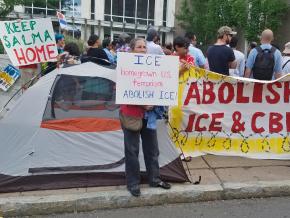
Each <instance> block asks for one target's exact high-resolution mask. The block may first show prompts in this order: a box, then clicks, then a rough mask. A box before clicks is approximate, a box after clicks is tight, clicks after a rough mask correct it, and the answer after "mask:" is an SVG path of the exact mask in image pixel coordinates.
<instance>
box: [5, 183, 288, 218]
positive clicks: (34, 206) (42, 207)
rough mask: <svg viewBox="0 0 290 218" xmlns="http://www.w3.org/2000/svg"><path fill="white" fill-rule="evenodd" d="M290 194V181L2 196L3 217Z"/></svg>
mask: <svg viewBox="0 0 290 218" xmlns="http://www.w3.org/2000/svg"><path fill="white" fill-rule="evenodd" d="M273 196H290V181H288V180H286V181H277V182H253V183H225V184H223V186H221V185H219V184H218V185H188V184H187V185H173V187H172V189H170V190H168V191H167V190H162V189H157V188H156V189H155V188H143V189H142V195H141V197H140V198H135V197H132V196H131V195H130V194H129V193H128V192H127V191H126V190H114V191H107V192H91V193H81V194H65V195H49V196H18V197H6V198H0V217H1V215H3V216H4V217H10V216H31V215H48V214H59V213H76V212H89V211H94V210H98V209H109V208H110V209H112V208H128V207H141V206H152V205H162V204H171V203H190V202H197V201H213V200H226V199H240V198H253V197H273Z"/></svg>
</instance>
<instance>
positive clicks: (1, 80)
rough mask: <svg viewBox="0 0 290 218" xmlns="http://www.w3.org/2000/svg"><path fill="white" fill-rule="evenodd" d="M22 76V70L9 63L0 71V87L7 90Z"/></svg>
mask: <svg viewBox="0 0 290 218" xmlns="http://www.w3.org/2000/svg"><path fill="white" fill-rule="evenodd" d="M19 77H20V71H19V69H17V68H16V67H14V66H12V65H11V64H8V66H6V67H5V68H4V70H3V71H2V70H1V71H0V89H2V90H3V91H5V92H6V91H7V90H8V89H9V88H10V87H11V86H13V84H14V83H15V81H16V80H17V79H18V78H19Z"/></svg>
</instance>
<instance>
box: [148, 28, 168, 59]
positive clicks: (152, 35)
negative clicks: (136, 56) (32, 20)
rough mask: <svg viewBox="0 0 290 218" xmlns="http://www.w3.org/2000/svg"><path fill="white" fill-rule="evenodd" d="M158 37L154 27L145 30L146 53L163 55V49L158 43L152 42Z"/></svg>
mask: <svg viewBox="0 0 290 218" xmlns="http://www.w3.org/2000/svg"><path fill="white" fill-rule="evenodd" d="M157 38H158V33H157V31H156V30H155V29H154V28H149V29H148V31H147V38H146V44H147V54H155V55H164V52H163V49H162V48H161V46H160V45H157V44H156V43H154V41H156V39H157Z"/></svg>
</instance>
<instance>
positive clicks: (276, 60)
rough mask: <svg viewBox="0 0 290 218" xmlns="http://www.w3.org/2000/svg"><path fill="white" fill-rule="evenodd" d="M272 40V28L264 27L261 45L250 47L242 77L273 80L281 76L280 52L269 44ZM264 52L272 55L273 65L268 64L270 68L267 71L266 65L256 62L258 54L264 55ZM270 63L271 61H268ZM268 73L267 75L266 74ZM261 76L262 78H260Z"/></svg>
mask: <svg viewBox="0 0 290 218" xmlns="http://www.w3.org/2000/svg"><path fill="white" fill-rule="evenodd" d="M273 40H274V34H273V32H272V30H270V29H266V30H264V31H263V32H262V34H261V45H260V46H257V47H256V48H254V49H252V50H251V52H250V54H249V56H248V59H247V63H246V70H245V75H244V77H247V78H250V77H253V78H255V79H258V80H274V79H278V78H280V77H281V76H282V54H281V52H280V51H279V50H278V49H277V48H275V47H273V46H272V45H271V42H272V41H273ZM265 52H268V53H269V52H270V53H271V54H273V57H272V58H270V59H272V60H273V64H272V65H273V66H271V65H269V64H268V65H269V66H270V67H271V69H270V70H269V71H271V72H269V73H268V68H266V67H268V66H264V65H263V66H260V64H261V63H259V64H258V63H256V59H257V57H258V55H260V56H261V55H264V53H265ZM265 57H266V56H265ZM262 64H264V63H262ZM270 64H271V63H270ZM268 74H269V75H268ZM261 78H262V79H261Z"/></svg>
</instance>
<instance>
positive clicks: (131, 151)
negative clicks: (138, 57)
mask: <svg viewBox="0 0 290 218" xmlns="http://www.w3.org/2000/svg"><path fill="white" fill-rule="evenodd" d="M130 48H131V52H133V53H146V51H147V49H146V41H145V40H144V39H142V38H137V39H133V40H132V41H131V44H130ZM152 109H153V106H141V105H122V106H121V109H120V120H121V124H122V129H123V132H124V144H125V165H126V180H127V188H128V190H129V192H130V193H131V194H132V195H133V196H135V197H138V196H140V194H141V192H140V186H139V184H140V165H139V160H138V156H139V142H140V136H141V139H142V148H143V153H144V160H145V165H146V170H147V175H148V180H149V184H150V186H152V187H161V188H164V189H170V188H171V186H170V184H168V183H166V182H163V181H162V180H161V179H160V173H159V163H158V156H159V149H158V141H157V131H156V129H151V128H148V125H147V123H148V117H147V119H144V115H145V112H146V111H150V110H152Z"/></svg>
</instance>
